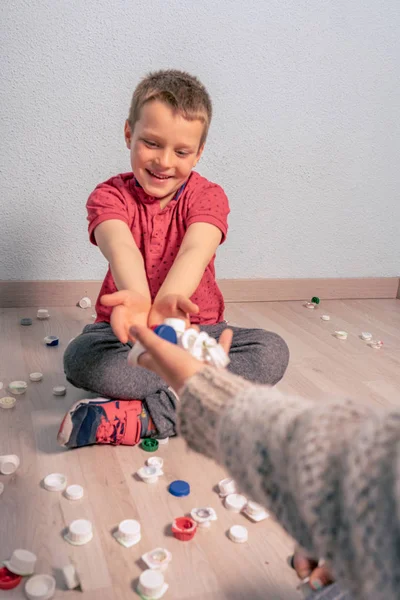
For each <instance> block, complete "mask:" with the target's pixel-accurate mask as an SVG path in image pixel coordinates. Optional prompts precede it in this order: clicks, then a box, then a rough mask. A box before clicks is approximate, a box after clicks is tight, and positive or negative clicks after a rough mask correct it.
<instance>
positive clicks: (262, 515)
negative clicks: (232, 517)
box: [243, 501, 269, 523]
mask: <svg viewBox="0 0 400 600" xmlns="http://www.w3.org/2000/svg"><path fill="white" fill-rule="evenodd" d="M243 513H244V514H245V515H246V517H248V518H249V519H250V520H251V521H254V522H256V523H258V522H259V521H263V520H264V519H268V517H269V513H268V512H267V511H266V510H265V509H264V507H263V506H261V505H260V504H257V503H256V502H251V501H250V502H248V503H247V504H246V506H245V507H244V509H243Z"/></svg>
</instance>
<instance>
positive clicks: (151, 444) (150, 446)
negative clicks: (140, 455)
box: [141, 438, 158, 452]
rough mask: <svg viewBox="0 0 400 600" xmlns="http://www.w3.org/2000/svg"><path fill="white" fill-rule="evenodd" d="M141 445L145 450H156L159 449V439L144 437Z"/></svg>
mask: <svg viewBox="0 0 400 600" xmlns="http://www.w3.org/2000/svg"><path fill="white" fill-rule="evenodd" d="M141 446H142V450H145V452H155V451H156V450H158V441H157V440H156V439H154V438H144V440H142V443H141Z"/></svg>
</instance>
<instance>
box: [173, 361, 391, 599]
mask: <svg viewBox="0 0 400 600" xmlns="http://www.w3.org/2000/svg"><path fill="white" fill-rule="evenodd" d="M178 427H179V430H180V433H181V434H182V435H183V437H185V439H186V441H187V443H188V445H189V446H190V447H191V448H193V449H194V450H196V451H198V452H201V453H203V454H205V455H207V456H210V457H211V458H214V459H215V460H217V461H218V462H220V463H221V464H222V465H224V466H225V467H226V468H227V470H228V471H229V472H230V474H231V475H232V476H233V477H234V478H235V480H236V481H237V483H238V485H239V486H240V488H241V489H242V490H243V492H244V493H246V494H247V496H248V497H250V498H251V499H252V500H255V501H256V502H259V503H260V504H262V505H264V506H265V507H267V508H268V509H269V510H270V511H271V512H272V513H273V514H274V515H275V517H276V518H277V520H278V521H279V522H280V523H281V525H282V526H283V527H284V528H285V529H286V530H287V531H288V532H289V533H290V534H291V535H292V536H293V537H294V538H295V539H296V540H297V542H298V543H299V544H301V546H303V547H304V548H306V549H307V550H308V551H310V552H312V553H313V555H315V556H316V557H323V558H325V559H326V560H327V561H328V562H329V563H330V564H331V566H332V568H333V570H334V573H335V575H336V577H337V578H338V579H339V580H341V581H342V582H344V584H345V585H346V586H347V587H348V588H349V589H350V591H352V593H353V594H354V596H355V598H359V599H362V600H392V599H393V600H394V599H395V598H396V599H397V598H400V531H399V514H400V513H399V507H398V504H399V502H398V499H399V497H400V478H399V466H400V462H399V454H400V410H395V409H394V410H391V411H390V412H384V413H383V414H379V415H378V414H376V413H374V412H372V411H369V410H368V409H366V408H363V407H361V406H358V405H357V404H355V403H353V402H351V401H348V400H342V401H335V402H332V401H329V402H328V401H327V402H324V403H316V402H314V401H310V400H307V399H304V398H301V397H297V396H285V395H282V394H280V393H279V392H278V391H277V390H275V389H272V388H268V387H266V386H256V385H253V384H250V383H249V382H246V381H244V380H243V379H241V378H239V377H236V376H235V375H232V374H230V373H228V372H226V371H220V370H216V369H213V368H211V367H206V368H205V369H204V370H202V371H201V372H199V373H198V374H197V375H195V376H194V377H192V378H191V379H190V380H189V381H188V383H187V384H186V386H185V388H184V390H183V393H182V395H181V407H180V411H179V415H178Z"/></svg>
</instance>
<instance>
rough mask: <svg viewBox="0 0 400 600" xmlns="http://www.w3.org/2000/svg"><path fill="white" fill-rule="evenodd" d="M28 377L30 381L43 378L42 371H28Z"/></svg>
mask: <svg viewBox="0 0 400 600" xmlns="http://www.w3.org/2000/svg"><path fill="white" fill-rule="evenodd" d="M29 379H30V380H31V381H42V379H43V373H30V374H29Z"/></svg>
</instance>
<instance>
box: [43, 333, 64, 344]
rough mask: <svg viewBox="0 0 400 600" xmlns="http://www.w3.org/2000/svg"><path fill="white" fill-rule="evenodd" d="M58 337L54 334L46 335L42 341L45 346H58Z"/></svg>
mask: <svg viewBox="0 0 400 600" xmlns="http://www.w3.org/2000/svg"><path fill="white" fill-rule="evenodd" d="M59 341H60V340H59V338H58V337H57V336H56V335H46V337H45V338H44V343H45V344H46V346H58V342H59Z"/></svg>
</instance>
